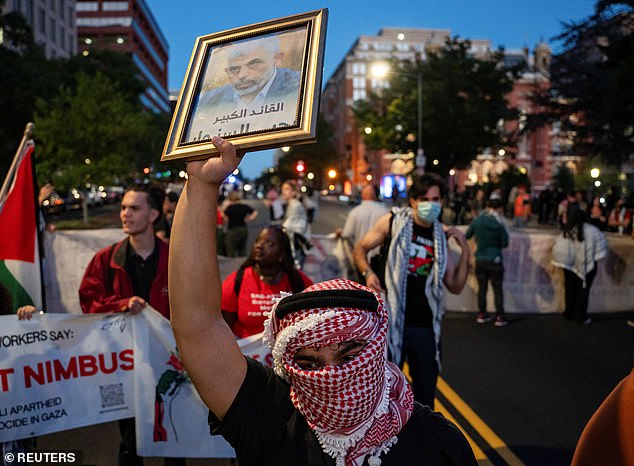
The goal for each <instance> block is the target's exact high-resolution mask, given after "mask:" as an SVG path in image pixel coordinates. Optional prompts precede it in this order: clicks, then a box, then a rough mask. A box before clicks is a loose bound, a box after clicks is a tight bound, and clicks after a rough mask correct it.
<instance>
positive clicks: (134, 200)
mask: <svg viewBox="0 0 634 466" xmlns="http://www.w3.org/2000/svg"><path fill="white" fill-rule="evenodd" d="M121 205H126V206H130V205H150V203H149V199H148V194H147V193H145V192H142V191H128V192H127V193H125V194H124V196H123V199H122V200H121Z"/></svg>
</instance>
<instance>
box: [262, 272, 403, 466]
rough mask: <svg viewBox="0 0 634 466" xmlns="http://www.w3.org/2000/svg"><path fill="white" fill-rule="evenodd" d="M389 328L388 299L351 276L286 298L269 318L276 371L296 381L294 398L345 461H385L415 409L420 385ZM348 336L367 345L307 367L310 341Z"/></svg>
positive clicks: (330, 450)
mask: <svg viewBox="0 0 634 466" xmlns="http://www.w3.org/2000/svg"><path fill="white" fill-rule="evenodd" d="M289 308H292V309H291V311H290V312H288V313H286V314H285V312H286V311H288V310H289ZM280 311H282V312H280ZM284 314H285V315H284ZM387 329H388V316H387V312H386V310H385V307H384V305H383V301H382V299H381V298H380V297H379V296H378V295H377V294H376V293H375V292H374V291H372V290H370V289H369V288H366V287H364V286H362V285H359V284H358V283H355V282H351V281H348V280H331V281H328V282H322V283H319V284H316V285H313V286H311V287H309V288H308V289H306V290H305V291H304V292H303V293H301V294H299V295H294V296H290V297H287V298H284V299H282V300H281V301H280V302H279V303H278V304H277V305H276V306H275V307H274V308H273V310H272V312H271V315H270V317H269V320H268V321H267V322H266V324H265V339H266V341H267V342H268V344H269V346H270V348H271V350H272V353H273V358H274V370H275V373H276V374H277V375H278V376H280V377H282V378H284V379H286V380H287V381H288V382H289V384H290V389H291V391H290V394H291V401H292V403H293V405H294V406H295V407H296V408H297V410H298V411H299V412H301V413H302V415H303V416H304V417H305V418H306V421H307V422H308V425H309V426H310V427H311V428H312V429H313V431H314V432H315V435H316V437H317V439H318V440H319V443H320V445H321V447H322V449H323V451H324V452H325V453H327V454H328V455H330V456H332V457H333V458H335V459H336V461H337V465H338V466H339V465H340V466H343V465H345V466H355V465H361V464H362V463H363V459H364V458H365V457H366V456H367V455H370V458H369V460H368V462H369V464H370V465H379V464H381V460H380V458H379V456H380V455H381V454H382V453H386V452H387V451H389V449H390V448H391V447H392V446H393V445H394V444H395V443H396V442H397V437H396V435H397V434H398V433H399V432H400V430H401V429H402V428H403V426H404V425H405V423H406V422H407V420H408V419H409V417H410V416H411V414H412V410H413V408H414V398H413V394H412V390H411V388H410V386H409V384H408V383H407V381H406V380H405V376H404V375H403V373H402V372H401V371H400V370H399V369H398V368H397V367H396V366H395V365H393V364H392V363H389V362H387V360H386V358H385V354H386V344H387V340H386V334H387ZM346 341H363V342H365V346H364V347H363V349H362V350H361V351H360V352H359V353H357V354H356V356H355V357H354V358H353V359H352V360H351V361H349V362H346V363H344V364H342V365H339V366H323V367H321V368H318V369H316V370H305V369H302V368H301V367H300V366H299V365H297V363H296V362H295V361H294V357H295V354H296V353H297V351H299V350H300V349H302V348H310V347H324V346H330V345H336V344H338V343H342V342H346Z"/></svg>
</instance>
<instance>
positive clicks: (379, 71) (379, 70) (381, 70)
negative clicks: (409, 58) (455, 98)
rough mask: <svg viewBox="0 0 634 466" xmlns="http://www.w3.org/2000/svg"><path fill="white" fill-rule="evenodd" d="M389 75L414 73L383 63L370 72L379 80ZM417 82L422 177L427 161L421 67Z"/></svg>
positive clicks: (418, 158)
mask: <svg viewBox="0 0 634 466" xmlns="http://www.w3.org/2000/svg"><path fill="white" fill-rule="evenodd" d="M417 65H418V63H417ZM388 73H392V74H397V75H398V74H400V75H401V76H409V77H413V74H412V73H401V72H400V71H393V70H391V69H390V67H389V65H388V64H387V63H383V62H377V63H375V64H374V65H373V67H372V69H371V70H370V74H372V75H373V76H375V77H377V78H383V77H385V76H386V75H387V74H388ZM416 80H417V81H416V84H417V87H416V97H417V103H418V109H417V110H418V115H417V117H418V121H417V126H418V128H417V135H416V140H417V141H418V149H417V151H416V172H417V173H418V174H419V175H422V174H423V173H425V164H426V161H427V159H426V158H425V151H424V150H423V73H422V72H421V70H420V67H418V69H417V70H416Z"/></svg>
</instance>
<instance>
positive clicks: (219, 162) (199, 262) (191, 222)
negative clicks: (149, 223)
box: [169, 137, 246, 418]
mask: <svg viewBox="0 0 634 466" xmlns="http://www.w3.org/2000/svg"><path fill="white" fill-rule="evenodd" d="M212 141H213V143H214V145H215V146H216V147H217V148H218V149H219V150H220V152H221V153H220V156H219V157H213V158H210V159H208V160H205V161H196V162H189V163H188V165H187V173H188V175H189V177H188V181H187V183H186V185H185V188H184V190H183V194H182V196H181V198H180V200H179V202H178V206H177V208H176V213H175V215H174V224H173V227H172V234H171V241H170V260H169V295H170V308H171V321H172V327H173V329H174V335H175V337H176V343H177V345H178V348H179V351H180V354H181V358H182V361H183V365H184V367H185V369H186V370H187V372H188V374H189V376H190V377H191V379H192V381H193V383H194V385H195V387H196V390H198V393H199V394H200V396H201V398H202V399H203V401H204V402H205V404H206V405H207V406H208V407H209V409H210V410H211V411H212V412H213V413H214V414H215V415H216V416H218V417H219V418H222V417H224V415H225V413H226V412H227V410H228V409H229V407H230V406H231V403H232V402H233V400H234V398H235V396H236V394H237V393H238V390H239V389H240V386H241V385H242V382H243V381H244V377H245V375H246V361H245V359H244V356H242V353H241V352H240V348H239V347H238V344H237V343H236V340H235V337H234V336H233V333H232V332H231V330H230V329H229V327H228V326H227V324H226V323H225V321H224V319H223V318H222V313H221V311H220V298H221V286H220V270H219V269H218V257H217V255H216V209H217V199H218V189H219V187H220V185H221V184H222V182H223V181H224V180H225V178H226V177H227V176H228V175H229V174H231V172H233V171H234V170H235V169H236V167H237V166H238V163H239V161H240V159H239V157H238V156H237V155H236V151H235V148H234V147H233V145H232V144H231V143H229V142H227V141H224V140H223V139H221V138H218V137H213V138H212Z"/></svg>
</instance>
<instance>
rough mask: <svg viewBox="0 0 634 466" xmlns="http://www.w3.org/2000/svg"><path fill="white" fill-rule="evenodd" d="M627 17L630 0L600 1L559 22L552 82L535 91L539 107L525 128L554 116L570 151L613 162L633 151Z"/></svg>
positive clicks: (632, 60) (633, 73) (633, 32)
mask: <svg viewBox="0 0 634 466" xmlns="http://www.w3.org/2000/svg"><path fill="white" fill-rule="evenodd" d="M633 22H634V2H631V1H618V0H600V1H598V2H597V4H596V7H595V13H594V14H593V15H592V16H590V17H588V18H586V19H583V20H581V21H579V22H571V23H567V24H564V31H563V32H562V33H561V34H560V35H559V36H557V37H556V38H555V39H556V40H558V41H560V42H561V44H562V52H561V53H560V54H558V55H556V56H554V57H553V61H552V66H551V86H552V87H551V89H550V90H549V91H545V92H543V93H542V94H540V95H537V96H535V98H534V100H535V101H536V102H537V103H538V104H539V105H541V106H543V108H544V111H543V112H542V113H540V114H539V115H536V116H534V117H533V118H532V121H530V120H529V124H530V125H531V127H535V126H538V125H540V124H543V123H544V122H551V121H559V122H561V129H562V131H564V132H566V133H567V134H569V135H570V136H571V137H572V138H573V152H575V153H577V154H579V155H585V156H588V157H595V156H602V157H603V159H604V160H605V161H606V162H607V163H609V164H611V165H614V166H617V167H618V166H620V165H621V163H622V162H623V161H626V160H627V159H628V158H629V157H630V155H631V154H633V153H634V86H632V83H633V82H634V53H633V51H634V29H633V28H632V24H633ZM571 115H575V116H576V118H574V117H573V118H571Z"/></svg>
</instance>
